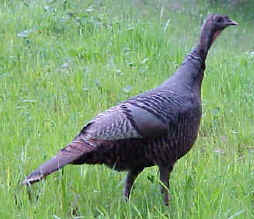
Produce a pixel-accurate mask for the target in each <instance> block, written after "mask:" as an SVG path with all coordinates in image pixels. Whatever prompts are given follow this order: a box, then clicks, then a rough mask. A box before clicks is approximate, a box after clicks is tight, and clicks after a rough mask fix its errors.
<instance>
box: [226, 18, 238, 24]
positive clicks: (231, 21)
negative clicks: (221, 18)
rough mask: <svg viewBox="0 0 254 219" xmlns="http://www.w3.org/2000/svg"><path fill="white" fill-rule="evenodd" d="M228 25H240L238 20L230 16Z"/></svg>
mask: <svg viewBox="0 0 254 219" xmlns="http://www.w3.org/2000/svg"><path fill="white" fill-rule="evenodd" d="M227 25H238V23H237V22H236V21H233V20H231V19H230V18H228V20H227Z"/></svg>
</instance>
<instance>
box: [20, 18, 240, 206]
mask: <svg viewBox="0 0 254 219" xmlns="http://www.w3.org/2000/svg"><path fill="white" fill-rule="evenodd" d="M236 24H237V23H236V22H235V21H232V20H231V19H229V18H228V17H227V16H222V15H216V14H215V15H210V16H208V17H207V19H206V21H205V23H204V25H203V27H202V31H201V37H200V41H199V43H198V45H197V47H195V48H194V49H193V50H192V52H191V53H190V54H189V55H187V56H186V58H185V60H184V62H183V63H182V65H181V66H180V67H179V68H178V70H177V71H176V72H175V73H174V74H173V75H172V76H171V77H170V78H169V79H168V80H167V81H165V82H164V83H163V84H161V85H160V86H159V87H157V88H155V89H153V90H150V91H147V92H145V93H142V94H139V95H137V96H135V97H132V98H130V99H128V100H126V101H124V102H122V103H120V104H119V105H117V106H114V107H112V108H110V109H108V110H107V111H105V112H103V113H101V114H98V115H97V116H96V117H95V118H94V119H93V120H91V121H90V122H88V124H86V125H85V127H84V128H83V129H82V130H81V132H80V133H79V134H78V135H77V136H76V137H75V138H74V140H73V141H72V142H71V143H70V144H68V145H67V146H66V147H65V148H63V149H61V150H60V151H59V152H58V153H57V154H56V156H55V157H53V158H52V159H51V160H49V161H47V162H45V163H44V164H42V165H41V166H40V167H39V168H38V169H36V170H35V171H33V172H32V173H31V174H30V175H29V176H28V177H27V178H26V179H25V180H24V181H23V184H26V185H30V184H32V183H34V182H37V181H40V180H41V179H42V178H44V177H46V176H47V175H49V174H50V173H52V172H54V171H57V170H59V169H60V168H62V167H63V166H65V165H66V164H84V163H86V164H105V165H107V166H109V167H111V168H113V169H115V170H118V171H128V174H127V177H126V181H125V188H124V197H125V198H126V199H128V198H129V195H130V191H131V188H132V185H133V183H134V181H135V179H136V177H137V176H138V174H139V173H140V172H141V171H142V170H143V169H144V168H145V167H150V166H153V165H158V166H159V171H160V180H161V182H162V183H163V184H164V185H162V186H161V192H162V194H163V198H164V202H165V204H166V205H167V204H168V200H169V198H168V188H169V174H170V172H171V171H172V169H173V166H174V164H175V162H176V161H177V160H178V159H179V158H181V157H182V156H183V155H185V154H186V153H187V152H188V151H189V150H190V149H191V147H192V145H193V144H194V142H195V140H196V138H197V135H198V130H199V124H200V119H201V97H200V94H201V83H202V79H203V74H204V70H205V60H206V56H207V53H208V50H209V48H210V46H211V45H212V43H213V42H214V40H215V39H216V37H217V36H218V35H219V34H220V32H221V31H222V30H223V29H224V28H226V27H227V26H229V25H236Z"/></svg>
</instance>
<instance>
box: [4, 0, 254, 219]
mask: <svg viewBox="0 0 254 219" xmlns="http://www.w3.org/2000/svg"><path fill="white" fill-rule="evenodd" d="M173 2H174V1H168V2H166V1H155V2H153V1H115V0H106V1H100V0H98V1H81V0H79V1H67V0H59V1H56V0H55V1H54V0H53V1H38V0H33V1H29V0H26V1H17V0H14V1H7V0H2V1H1V4H0V20H1V26H0V37H1V44H0V117H1V120H0V132H1V139H0V145H1V153H0V159H1V168H0V187H1V189H0V206H1V208H0V218H36V219H37V218H43V219H46V218H55V219H58V218H61V219H63V218H195V219H196V218H228V219H232V218H237V219H238V218H254V210H253V209H254V208H253V203H254V186H253V185H254V174H253V173H254V171H253V170H254V167H253V166H254V165H253V164H254V162H253V160H254V153H253V151H254V142H253V135H254V129H253V122H254V111H253V107H254V56H253V54H251V52H252V51H253V49H254V48H253V43H254V39H253V30H254V28H253V24H252V23H251V22H250V21H251V20H250V17H248V16H243V14H242V15H241V14H237V13H236V12H235V11H234V10H233V9H228V8H225V7H223V8H218V7H216V8H212V9H211V7H210V8H209V7H207V6H206V5H202V7H194V6H191V5H189V4H188V3H186V1H183V3H181V4H180V5H178V9H175V5H174V4H173ZM179 7H180V8H179ZM208 8H209V9H208ZM217 11H218V12H221V13H227V14H229V15H230V16H232V17H233V18H234V19H235V20H237V21H239V22H240V24H241V25H239V26H238V27H235V28H229V29H227V30H226V31H225V32H224V33H223V34H222V36H221V37H220V38H219V39H218V40H217V42H216V43H215V45H214V46H213V48H212V50H211V51H210V54H209V56H208V60H207V70H206V73H205V79H204V82H203V89H202V95H203V120H202V124H201V130H200V135H199V138H198V140H197V142H196V144H195V146H194V147H193V149H192V150H191V151H190V152H189V153H188V154H187V155H186V156H185V157H184V158H182V159H181V160H179V162H178V163H177V165H176V167H175V169H174V171H173V173H172V175H171V181H170V184H171V187H170V193H171V207H170V208H167V207H165V206H163V204H162V200H161V195H160V193H159V179H158V173H157V168H156V167H153V168H148V169H146V170H145V171H144V173H142V175H140V177H139V178H138V179H137V181H136V184H135V189H134V191H133V192H132V196H131V201H130V202H128V203H125V202H124V201H123V200H122V196H121V190H122V187H123V177H124V176H125V173H118V172H114V171H112V170H110V169H108V168H106V167H104V166H87V165H83V166H75V167H73V166H67V167H66V168H65V169H64V174H62V172H59V173H56V174H54V175H52V176H50V177H48V179H47V180H46V181H43V182H41V183H38V184H36V185H34V186H33V188H32V200H29V197H28V194H27V191H26V189H24V188H23V187H21V186H20V185H19V183H20V182H21V181H22V180H23V179H24V177H25V176H26V175H27V174H28V173H29V172H30V171H31V170H33V169H34V168H36V167H37V166H38V165H39V164H41V163H42V162H43V161H45V160H47V159H49V158H50V157H51V156H53V155H54V154H55V153H56V151H58V150H59V149H60V148H61V147H63V146H64V145H66V144H67V143H68V142H69V141H70V140H71V139H72V138H73V137H74V136H75V135H76V134H77V133H78V132H79V130H80V129H81V127H82V126H83V125H84V124H85V123H86V122H87V121H89V120H90V119H91V118H92V117H93V116H95V115H96V114H97V113H98V112H101V111H103V110H104V109H107V108H108V107H110V106H112V105H115V104H117V103H118V102H120V101H121V100H124V99H126V98H128V97H130V96H133V95H136V94H138V93H139V92H143V91H145V90H148V89H151V88H153V87H155V86H157V85H159V84H160V83H161V82H162V81H164V80H165V79H166V78H168V77H169V76H170V75H171V74H172V73H173V72H174V70H175V69H176V68H177V66H178V65H179V64H180V63H181V62H182V59H183V57H184V55H185V54H186V53H187V52H188V51H190V49H191V47H192V46H193V45H194V44H195V42H196V41H197V38H198V36H199V29H200V22H201V20H202V19H203V18H204V17H205V16H206V14H207V13H208V12H217Z"/></svg>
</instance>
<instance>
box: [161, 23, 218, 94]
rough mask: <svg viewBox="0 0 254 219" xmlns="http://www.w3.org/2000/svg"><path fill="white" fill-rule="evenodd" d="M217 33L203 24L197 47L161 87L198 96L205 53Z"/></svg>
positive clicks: (203, 69)
mask: <svg viewBox="0 0 254 219" xmlns="http://www.w3.org/2000/svg"><path fill="white" fill-rule="evenodd" d="M219 33H220V31H217V32H216V31H213V28H211V26H210V25H209V22H208V23H206V24H204V25H203V27H202V31H201V35H200V40H199V43H198V45H197V46H196V47H195V48H194V49H193V50H192V51H191V52H190V53H189V54H188V55H187V56H186V57H185V59H184V61H183V63H182V65H181V66H180V67H179V68H178V69H177V71H176V72H175V73H174V74H173V75H172V77H170V78H169V79H168V80H167V81H166V82H164V83H163V84H162V87H163V88H165V87H170V89H171V88H172V89H173V90H179V91H180V90H183V88H184V89H185V90H191V91H193V92H194V93H196V94H197V95H199V96H200V95H201V85H202V80H203V77H204V71H205V61H206V57H207V53H208V50H209V49H210V47H211V45H212V43H213V42H214V40H215V39H216V37H217V36H218V35H219Z"/></svg>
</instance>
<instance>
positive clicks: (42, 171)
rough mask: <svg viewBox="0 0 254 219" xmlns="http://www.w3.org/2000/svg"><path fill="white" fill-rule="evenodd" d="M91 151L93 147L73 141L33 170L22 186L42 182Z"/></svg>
mask: <svg viewBox="0 0 254 219" xmlns="http://www.w3.org/2000/svg"><path fill="white" fill-rule="evenodd" d="M92 149H93V147H91V145H89V144H88V143H87V142H85V141H84V140H83V139H82V138H78V139H75V140H74V141H72V143H70V144H69V145H67V146H66V147H65V148H63V149H62V150H61V151H60V152H59V153H58V154H57V155H56V156H55V157H53V158H52V159H50V160H48V161H46V162H45V163H44V164H42V165H41V166H39V167H38V168H37V169H36V170H34V171H33V172H32V173H31V174H30V175H29V176H28V177H26V179H25V180H24V181H23V184H25V185H30V184H33V183H35V182H38V181H40V180H42V179H43V178H45V177H46V176H47V175H49V174H51V173H53V172H55V171H57V170H59V169H61V168H62V167H64V166H65V165H67V164H70V163H74V161H75V160H78V159H79V158H80V157H82V156H83V155H84V154H85V153H87V152H89V151H91V150H92Z"/></svg>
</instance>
